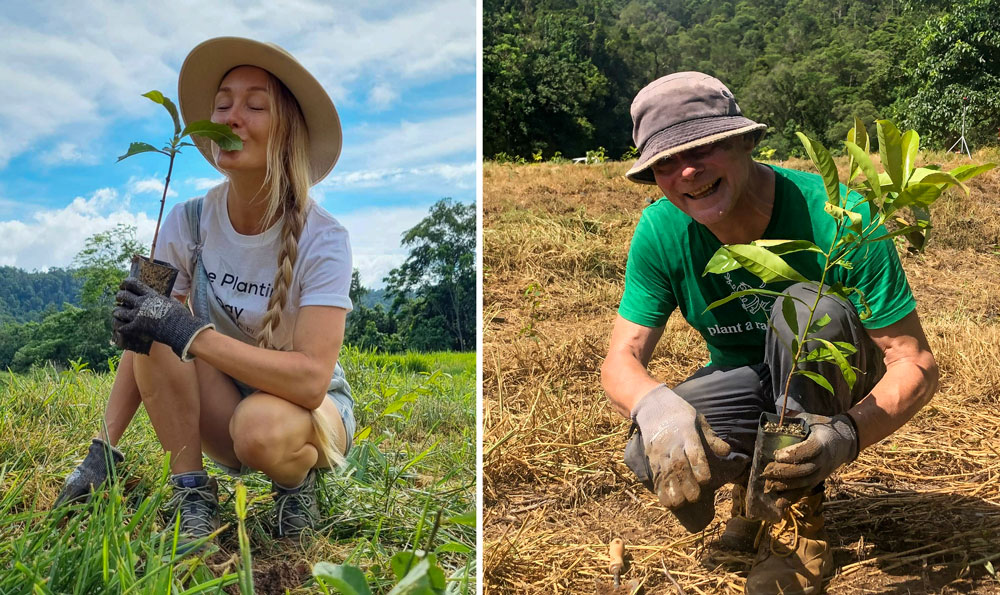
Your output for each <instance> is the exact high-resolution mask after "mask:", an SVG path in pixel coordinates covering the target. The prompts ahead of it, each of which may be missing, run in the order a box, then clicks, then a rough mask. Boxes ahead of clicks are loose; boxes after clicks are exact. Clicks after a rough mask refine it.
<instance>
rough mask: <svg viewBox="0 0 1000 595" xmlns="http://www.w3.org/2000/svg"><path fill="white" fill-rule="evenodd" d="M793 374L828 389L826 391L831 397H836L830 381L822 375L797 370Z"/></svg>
mask: <svg viewBox="0 0 1000 595" xmlns="http://www.w3.org/2000/svg"><path fill="white" fill-rule="evenodd" d="M792 374H798V375H799V376H805V377H806V378H809V379H810V380H812V381H813V382H815V383H816V384H818V385H820V386H821V387H823V388H824V389H826V391H827V392H828V393H830V394H831V395H836V393H834V392H833V387H832V386H830V381H829V380H827V379H826V378H824V377H823V376H822V375H821V374H817V373H816V372H810V371H809V370H795V371H794V372H792Z"/></svg>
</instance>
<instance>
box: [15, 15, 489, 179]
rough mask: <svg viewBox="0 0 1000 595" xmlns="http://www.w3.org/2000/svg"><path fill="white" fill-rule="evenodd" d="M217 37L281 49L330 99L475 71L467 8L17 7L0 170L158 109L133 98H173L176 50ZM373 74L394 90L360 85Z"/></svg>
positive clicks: (384, 97) (384, 93)
mask: <svg viewBox="0 0 1000 595" xmlns="http://www.w3.org/2000/svg"><path fill="white" fill-rule="evenodd" d="M70 32H71V33H70ZM220 35H238V36H245V37H252V38H257V39H264V40H268V41H274V42H276V43H279V44H281V45H282V46H284V47H285V48H286V49H288V50H289V51H291V52H292V53H293V54H294V55H295V56H296V57H297V58H298V59H299V60H300V61H301V62H302V63H303V64H304V65H305V66H306V67H307V68H309V69H310V70H311V71H312V72H313V74H314V75H316V77H317V78H318V79H319V80H320V82H321V83H323V85H324V86H325V87H326V88H327V90H328V91H329V92H330V93H331V95H332V96H333V98H334V100H335V101H337V102H348V103H349V102H351V101H354V102H358V101H366V100H369V99H370V100H374V101H375V103H376V104H377V103H378V102H380V101H381V102H387V101H391V100H393V97H392V94H393V93H395V94H396V95H397V96H398V95H399V94H401V93H404V92H405V90H406V89H407V88H409V87H412V86H416V85H426V84H427V83H428V82H432V81H434V80H446V79H448V78H451V77H453V76H455V75H457V74H471V73H474V72H475V65H476V59H475V40H476V26H475V4H474V3H473V2H470V1H469V0H432V1H429V2H421V3H415V4H413V5H399V4H397V3H393V2H368V3H356V2H347V1H346V0H341V1H338V2H329V1H328V0H286V1H284V2H281V3H273V2H268V1H266V0H253V1H250V2H237V1H236V0H228V1H219V2H208V3H205V2H200V1H199V0H178V1H176V2H171V3H162V2H160V3H145V2H141V3H125V4H123V3H120V2H114V1H112V0H93V1H91V2H88V3H87V8H86V10H66V9H65V7H64V6H62V5H61V4H60V3H27V4H21V5H18V7H17V8H9V9H5V10H4V11H3V15H2V16H0V39H3V40H4V43H2V44H0V169H2V168H4V167H6V165H7V163H8V162H9V160H10V159H12V158H13V157H15V156H17V155H19V154H21V153H23V152H25V151H28V150H31V149H32V147H35V146H36V145H37V144H38V143H39V142H40V141H41V140H43V139H46V138H51V137H53V136H55V135H57V134H58V135H60V136H62V137H64V138H66V137H69V138H74V139H75V138H80V137H82V136H87V137H96V136H99V134H100V133H101V132H102V131H103V130H105V129H106V128H107V126H108V124H109V122H110V121H112V120H113V119H116V118H131V119H136V118H146V117H151V115H152V114H154V113H158V110H161V109H162V108H160V107H159V106H155V105H153V104H152V103H148V102H144V101H142V100H140V99H139V97H138V95H139V94H141V93H143V92H145V91H148V90H149V89H152V88H157V89H160V90H162V91H164V92H166V93H167V94H168V95H174V94H175V91H174V90H175V89H176V81H177V72H178V70H179V67H180V64H181V62H182V61H183V59H184V56H185V55H186V53H187V51H188V50H189V49H190V48H192V47H194V46H195V45H196V44H197V43H199V42H201V41H203V40H205V39H208V38H211V37H216V36H220ZM373 72H378V73H379V75H380V76H381V77H384V78H385V79H387V80H392V81H393V82H394V88H393V89H391V90H390V89H388V88H383V89H379V88H378V87H376V88H372V86H371V83H370V82H369V78H370V77H371V73H373ZM356 86H357V87H360V88H358V89H356V88H355V87H356ZM159 115H162V113H159ZM469 127H470V130H471V129H472V128H471V126H469Z"/></svg>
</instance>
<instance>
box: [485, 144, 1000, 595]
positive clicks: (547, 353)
mask: <svg viewBox="0 0 1000 595" xmlns="http://www.w3.org/2000/svg"><path fill="white" fill-rule="evenodd" d="M998 158H1000V154H998V153H997V152H996V151H986V152H979V153H978V154H974V159H975V161H976V162H980V163H981V162H985V161H994V162H995V161H998V160H1000V159H998ZM921 159H922V160H923V161H924V162H931V163H941V164H943V166H944V167H945V168H946V169H950V168H951V167H954V166H956V165H959V164H960V163H965V162H967V161H968V160H967V158H963V157H960V156H957V155H953V154H945V153H938V154H929V155H928V154H925V155H922V156H921ZM629 165H630V163H604V164H594V165H555V164H539V165H512V164H495V163H494V164H486V165H485V168H484V197H485V198H484V205H483V212H484V222H483V228H484V248H483V254H484V304H483V317H484V320H483V328H484V336H483V348H484V352H483V376H484V378H483V397H484V403H483V407H484V427H485V436H484V444H483V499H484V502H483V506H484V542H485V553H484V581H485V585H486V590H487V592H488V593H493V594H501V593H504V594H505V593H525V592H528V593H543V592H544V593H553V592H574V593H581V592H593V589H594V581H595V579H600V580H602V581H607V580H609V579H610V575H609V574H608V572H607V567H608V566H607V565H608V543H609V541H610V540H611V539H612V538H613V537H616V536H620V537H623V538H624V539H625V541H626V544H627V552H629V555H630V557H631V562H630V567H629V569H628V571H627V573H626V574H625V575H624V578H639V579H641V580H643V581H644V582H645V585H646V589H647V591H646V592H651V593H660V592H673V591H671V589H672V587H671V586H670V582H669V581H668V579H667V578H666V576H665V574H664V569H667V570H669V572H670V574H671V575H672V577H673V578H674V579H676V580H677V581H678V582H679V583H680V585H681V586H682V587H683V588H684V589H685V592H687V593H720V594H727V593H728V594H734V595H735V594H737V593H742V589H743V583H744V581H745V577H746V573H747V571H748V569H749V567H750V563H751V559H750V558H749V557H745V556H744V557H740V556H735V555H733V554H732V553H731V552H726V551H723V550H721V549H719V548H718V547H717V546H716V541H717V539H718V537H719V535H720V533H721V529H722V521H723V520H724V519H725V518H727V517H728V513H729V494H728V491H727V488H724V489H723V490H720V492H719V493H718V494H717V508H716V512H717V514H716V519H715V521H714V522H713V523H712V525H710V526H709V528H708V529H707V530H706V531H705V532H704V533H703V534H699V535H688V534H687V533H686V532H685V531H684V529H683V528H681V527H680V525H679V524H678V523H677V521H676V520H675V519H674V517H673V515H672V514H670V513H669V512H668V511H667V510H666V509H665V508H664V507H662V506H661V505H660V504H659V503H658V501H657V499H656V497H655V495H653V494H652V493H650V492H647V491H646V490H645V489H644V488H643V487H642V486H641V485H640V484H639V483H638V482H637V481H636V480H635V478H634V476H633V475H632V473H631V472H630V471H629V470H628V468H627V467H626V466H625V465H624V463H623V462H622V454H623V449H624V447H625V442H626V431H627V429H628V423H627V420H625V419H624V418H622V417H621V416H620V415H618V414H617V413H616V412H615V411H613V410H612V408H611V406H610V404H609V403H608V401H607V399H606V397H605V395H604V392H603V391H602V389H601V386H600V379H599V369H600V365H601V362H602V360H603V357H604V354H605V353H606V350H607V344H608V337H609V333H610V330H611V325H612V322H613V321H614V318H615V314H616V310H617V306H618V301H619V300H620V298H621V294H622V289H623V277H624V268H625V261H626V255H627V251H628V245H629V240H630V238H631V235H632V231H633V228H634V226H635V223H636V222H637V221H638V218H639V215H640V212H641V210H642V208H643V207H644V206H645V205H646V204H647V201H649V200H652V199H658V198H659V197H660V196H661V195H660V194H659V193H658V190H657V189H656V188H655V187H652V186H639V185H636V184H632V183H630V182H628V181H626V180H625V179H624V178H623V174H624V172H625V171H626V169H627V168H628V166H629ZM783 165H785V166H788V167H793V168H797V169H803V170H807V171H811V164H809V163H808V162H805V161H801V160H792V161H787V162H784V163H783ZM839 165H840V167H841V168H842V169H843V168H845V166H846V161H843V162H839ZM969 187H970V190H971V197H968V198H966V197H965V196H964V194H962V193H961V192H958V191H951V192H950V194H948V195H947V196H945V197H942V198H941V199H940V200H939V201H938V202H937V203H936V204H935V207H934V210H933V214H934V217H935V218H934V224H935V228H934V231H933V232H932V239H931V242H930V245H929V247H928V249H927V251H926V252H924V253H922V254H919V255H914V254H908V253H905V252H904V253H902V255H901V256H902V262H903V266H904V268H905V270H906V272H907V275H908V278H909V281H910V284H911V286H912V288H913V291H914V294H915V296H916V299H917V303H918V311H919V312H920V317H921V321H922V323H923V326H924V329H925V331H926V333H927V335H928V339H929V341H930V343H931V347H932V349H933V350H934V353H935V355H936V358H937V361H938V363H939V365H940V368H941V385H940V390H939V392H938V394H937V395H936V396H935V398H934V400H933V401H932V402H931V403H930V405H928V406H927V407H925V408H924V409H923V410H922V411H920V412H919V413H918V414H917V416H916V417H915V418H914V419H913V420H911V421H910V422H909V423H908V424H907V425H906V426H904V427H903V428H902V429H901V430H900V431H899V432H897V433H895V434H894V435H892V436H891V437H890V438H888V439H886V440H884V441H883V442H881V443H880V444H878V445H876V446H874V447H872V448H869V449H867V450H866V451H864V452H863V453H862V454H861V456H860V457H859V459H858V460H857V461H856V462H854V463H852V464H850V465H848V466H846V467H845V468H843V469H842V470H840V472H839V473H837V474H835V475H834V476H833V477H832V478H831V479H830V480H829V481H828V482H827V502H828V504H827V513H826V518H827V522H828V527H829V529H830V532H831V538H832V545H833V546H834V559H835V563H836V566H837V571H836V575H835V576H834V577H833V578H832V579H831V580H830V582H829V592H831V593H838V594H841V593H846V594H854V593H857V594H861V593H911V594H918V593H979V594H984V595H985V594H987V593H997V592H998V591H1000V582H998V581H997V579H996V578H994V577H993V576H991V572H992V571H993V566H992V565H993V564H998V562H997V560H998V559H1000V549H998V547H997V544H998V543H1000V474H998V473H997V454H998V448H1000V446H998V445H1000V415H998V413H997V412H998V411H1000V359H998V357H997V354H996V349H997V345H1000V294H998V293H997V291H996V284H997V280H998V279H1000V277H998V274H997V270H998V267H1000V199H998V198H997V197H998V196H1000V171H997V170H993V171H991V172H989V173H987V174H985V175H983V176H981V177H979V178H976V179H974V180H972V181H971V182H970V183H969ZM707 358H708V353H707V350H706V349H705V347H704V344H703V341H702V339H701V337H700V336H698V335H697V334H696V333H695V332H694V331H693V330H691V329H690V327H688V326H687V324H686V323H685V322H684V321H683V320H682V319H681V318H680V317H679V315H678V314H677V313H675V314H674V316H673V317H672V318H671V319H670V321H669V322H668V324H667V329H666V332H665V333H664V338H663V339H662V340H661V341H660V343H659V345H658V347H657V349H656V351H655V352H654V354H653V358H652V361H651V364H650V369H651V371H652V373H653V374H654V375H655V376H656V377H658V378H660V379H662V380H663V381H664V382H666V383H668V384H676V383H678V382H680V381H681V380H683V379H685V378H687V377H688V376H689V375H690V374H691V373H693V372H694V371H695V370H696V369H697V368H699V367H700V366H702V365H704V363H705V362H706V361H707Z"/></svg>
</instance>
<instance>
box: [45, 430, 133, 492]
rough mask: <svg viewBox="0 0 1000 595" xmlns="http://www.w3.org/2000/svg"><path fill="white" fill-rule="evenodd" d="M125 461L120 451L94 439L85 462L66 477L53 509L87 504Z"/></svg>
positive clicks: (98, 439)
mask: <svg viewBox="0 0 1000 595" xmlns="http://www.w3.org/2000/svg"><path fill="white" fill-rule="evenodd" d="M124 460H125V457H124V456H123V455H122V453H121V451H120V450H118V449H117V448H115V447H114V446H111V445H110V444H108V443H107V442H105V441H103V440H101V439H100V438H94V439H93V440H92V441H91V443H90V449H89V450H88V451H87V456H86V457H84V459H83V462H81V463H80V464H79V465H77V466H76V469H73V472H72V473H70V474H69V475H68V476H67V477H66V481H65V482H64V483H63V487H62V490H60V491H59V496H58V497H57V498H56V502H55V504H53V506H52V507H53V508H58V507H60V506H62V505H63V504H76V503H78V502H87V501H88V500H90V495H91V494H92V493H93V492H94V490H95V489H97V487H98V486H100V485H101V484H103V483H104V482H105V481H106V480H107V479H108V475H110V473H109V471H110V469H111V468H112V467H114V466H116V465H117V464H118V463H121V462H122V461H124Z"/></svg>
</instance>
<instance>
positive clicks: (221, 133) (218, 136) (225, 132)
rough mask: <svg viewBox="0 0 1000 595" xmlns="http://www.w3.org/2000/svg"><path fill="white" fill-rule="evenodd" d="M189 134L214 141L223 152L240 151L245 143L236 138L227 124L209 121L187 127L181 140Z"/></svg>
mask: <svg viewBox="0 0 1000 595" xmlns="http://www.w3.org/2000/svg"><path fill="white" fill-rule="evenodd" d="M189 134H195V135H198V136H202V137H205V138H207V139H209V140H211V141H214V142H215V144H217V145H219V148H220V149H222V150H223V151H239V150H240V149H242V148H243V141H242V140H240V137H238V136H236V133H235V132H233V130H232V128H230V127H229V126H227V125H225V124H216V123H215V122H211V121H209V120H198V121H197V122H191V123H190V124H188V125H187V126H185V127H184V130H183V131H182V132H181V136H180V138H184V137H185V136H188V135H189Z"/></svg>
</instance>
